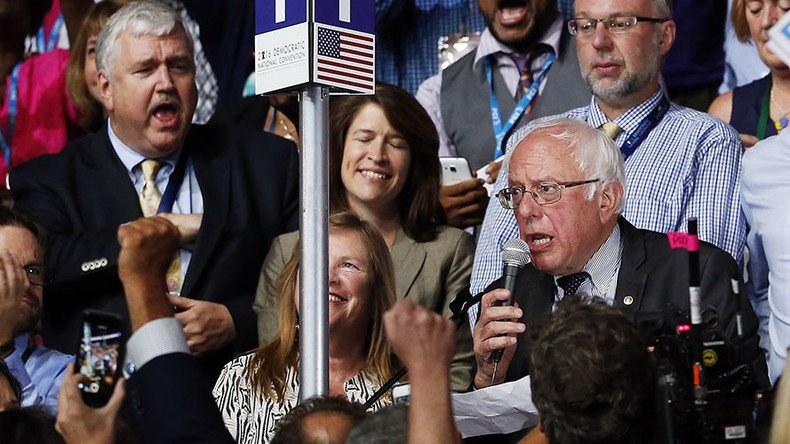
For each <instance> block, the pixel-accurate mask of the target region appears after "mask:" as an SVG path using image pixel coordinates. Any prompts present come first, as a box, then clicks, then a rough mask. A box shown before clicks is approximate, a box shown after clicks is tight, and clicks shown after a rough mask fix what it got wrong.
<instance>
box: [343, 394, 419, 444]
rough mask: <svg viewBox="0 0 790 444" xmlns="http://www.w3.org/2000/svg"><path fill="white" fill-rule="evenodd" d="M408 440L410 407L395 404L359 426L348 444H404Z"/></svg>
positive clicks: (349, 438)
mask: <svg viewBox="0 0 790 444" xmlns="http://www.w3.org/2000/svg"><path fill="white" fill-rule="evenodd" d="M408 440H409V406H408V405H406V404H393V405H389V406H387V407H384V408H383V409H381V410H379V411H377V412H376V413H373V414H372V415H368V417H367V418H365V419H364V420H362V422H360V423H359V424H357V426H356V427H354V429H353V430H352V431H351V433H349V435H348V439H347V440H346V444H402V443H405V442H406V441H408Z"/></svg>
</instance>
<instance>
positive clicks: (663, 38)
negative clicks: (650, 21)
mask: <svg viewBox="0 0 790 444" xmlns="http://www.w3.org/2000/svg"><path fill="white" fill-rule="evenodd" d="M657 25H658V26H659V27H660V28H659V31H658V32H659V40H658V48H659V52H660V53H661V57H663V56H665V55H666V54H667V53H668V52H669V50H670V48H672V44H673V43H675V33H676V32H677V25H675V21H674V20H667V21H666V22H664V23H657Z"/></svg>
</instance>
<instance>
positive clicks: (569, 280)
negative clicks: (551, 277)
mask: <svg viewBox="0 0 790 444" xmlns="http://www.w3.org/2000/svg"><path fill="white" fill-rule="evenodd" d="M587 279H590V274H589V273H587V272H586V271H580V272H578V273H573V274H569V275H567V276H563V277H561V278H558V279H557V285H558V286H559V287H560V288H562V291H563V292H564V296H568V295H574V294H576V291H577V290H578V289H579V287H580V286H581V285H582V284H583V283H584V281H586V280H587Z"/></svg>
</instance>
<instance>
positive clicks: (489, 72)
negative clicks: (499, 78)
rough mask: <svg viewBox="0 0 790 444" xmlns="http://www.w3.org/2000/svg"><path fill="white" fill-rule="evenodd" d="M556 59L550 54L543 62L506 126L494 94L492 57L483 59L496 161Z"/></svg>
mask: <svg viewBox="0 0 790 444" xmlns="http://www.w3.org/2000/svg"><path fill="white" fill-rule="evenodd" d="M556 57H557V56H556V55H555V54H554V53H553V52H550V53H549V54H548V57H546V61H545V62H543V66H542V67H541V69H540V73H539V74H538V75H537V76H536V77H535V78H534V80H533V81H532V84H531V85H530V86H529V89H528V90H527V92H526V94H524V96H523V97H521V100H520V101H519V102H518V104H517V105H516V108H515V109H513V112H512V113H510V117H509V118H508V119H507V122H505V124H504V125H502V115H501V113H500V111H499V100H497V98H496V94H494V72H493V71H494V70H493V69H492V68H491V60H490V57H486V58H485V59H483V67H484V69H485V72H486V79H488V84H489V86H490V87H491V88H490V91H489V95H490V99H489V100H490V105H491V123H492V124H493V125H494V137H495V138H496V149H495V151H494V159H499V158H500V157H502V155H503V154H504V149H503V147H502V142H504V140H505V136H506V135H507V133H508V132H510V130H511V129H513V125H515V124H516V122H517V121H518V119H519V118H521V115H522V114H524V111H526V109H527V108H529V105H530V104H531V103H532V101H533V100H534V99H535V97H536V96H537V95H538V91H539V90H540V84H541V83H542V82H543V78H544V77H546V73H548V72H549V69H551V64H552V63H554V59H555V58H556Z"/></svg>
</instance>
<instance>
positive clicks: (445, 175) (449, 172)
mask: <svg viewBox="0 0 790 444" xmlns="http://www.w3.org/2000/svg"><path fill="white" fill-rule="evenodd" d="M439 161H440V162H441V163H442V185H445V186H446V185H455V184H457V183H459V182H463V181H466V180H469V179H471V178H472V170H471V169H469V162H467V161H466V159H465V158H463V157H440V158H439Z"/></svg>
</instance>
